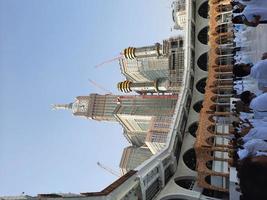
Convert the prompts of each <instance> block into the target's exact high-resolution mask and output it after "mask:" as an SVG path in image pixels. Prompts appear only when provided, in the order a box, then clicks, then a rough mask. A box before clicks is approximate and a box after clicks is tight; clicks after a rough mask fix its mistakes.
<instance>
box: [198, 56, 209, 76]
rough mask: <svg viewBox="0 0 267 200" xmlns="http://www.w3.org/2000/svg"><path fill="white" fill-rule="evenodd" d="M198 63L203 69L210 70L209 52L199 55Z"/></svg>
mask: <svg viewBox="0 0 267 200" xmlns="http://www.w3.org/2000/svg"><path fill="white" fill-rule="evenodd" d="M197 65H198V67H199V68H200V69H202V70H203V71H208V67H207V66H208V52H205V53H203V54H202V55H201V56H199V58H198V59H197Z"/></svg>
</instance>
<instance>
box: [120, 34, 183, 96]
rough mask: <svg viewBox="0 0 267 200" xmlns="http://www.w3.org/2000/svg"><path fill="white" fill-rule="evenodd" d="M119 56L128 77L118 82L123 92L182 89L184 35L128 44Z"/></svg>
mask: <svg viewBox="0 0 267 200" xmlns="http://www.w3.org/2000/svg"><path fill="white" fill-rule="evenodd" d="M122 54H123V58H121V59H120V66H121V72H122V74H123V75H124V76H125V77H126V81H124V82H120V83H118V89H119V90H121V91H122V92H130V91H135V92H137V93H141V94H143V93H159V92H160V93H165V92H167V93H179V91H180V89H181V84H182V80H183V75H184V73H183V70H184V39H183V37H180V36H179V37H172V38H169V39H168V40H163V43H162V44H160V43H156V44H155V45H151V46H145V47H139V48H134V47H128V48H126V49H125V50H124V51H123V52H122Z"/></svg>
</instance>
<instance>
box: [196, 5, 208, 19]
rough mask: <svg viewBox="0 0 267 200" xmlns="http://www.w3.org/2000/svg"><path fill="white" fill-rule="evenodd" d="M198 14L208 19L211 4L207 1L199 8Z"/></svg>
mask: <svg viewBox="0 0 267 200" xmlns="http://www.w3.org/2000/svg"><path fill="white" fill-rule="evenodd" d="M198 14H199V15H200V16H201V17H203V18H206V19H207V18H208V16H209V2H208V1H205V2H204V3H202V4H201V5H200V6H199V8H198Z"/></svg>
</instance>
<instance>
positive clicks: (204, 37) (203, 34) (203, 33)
mask: <svg viewBox="0 0 267 200" xmlns="http://www.w3.org/2000/svg"><path fill="white" fill-rule="evenodd" d="M208 32H209V27H208V26H206V27H204V28H203V29H201V30H200V31H199V33H198V35H197V39H198V40H199V41H200V42H201V43H202V44H205V45H207V44H208V40H209V36H208Z"/></svg>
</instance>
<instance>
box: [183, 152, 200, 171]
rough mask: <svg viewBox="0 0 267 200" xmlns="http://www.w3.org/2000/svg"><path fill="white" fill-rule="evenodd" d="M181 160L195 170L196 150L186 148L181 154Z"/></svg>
mask: <svg viewBox="0 0 267 200" xmlns="http://www.w3.org/2000/svg"><path fill="white" fill-rule="evenodd" d="M183 161H184V163H185V165H186V166H187V167H188V168H189V169H191V170H193V171H195V170H196V161H197V160H196V152H195V150H194V149H193V148H191V149H189V150H187V151H186V152H185V153H184V155H183Z"/></svg>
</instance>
